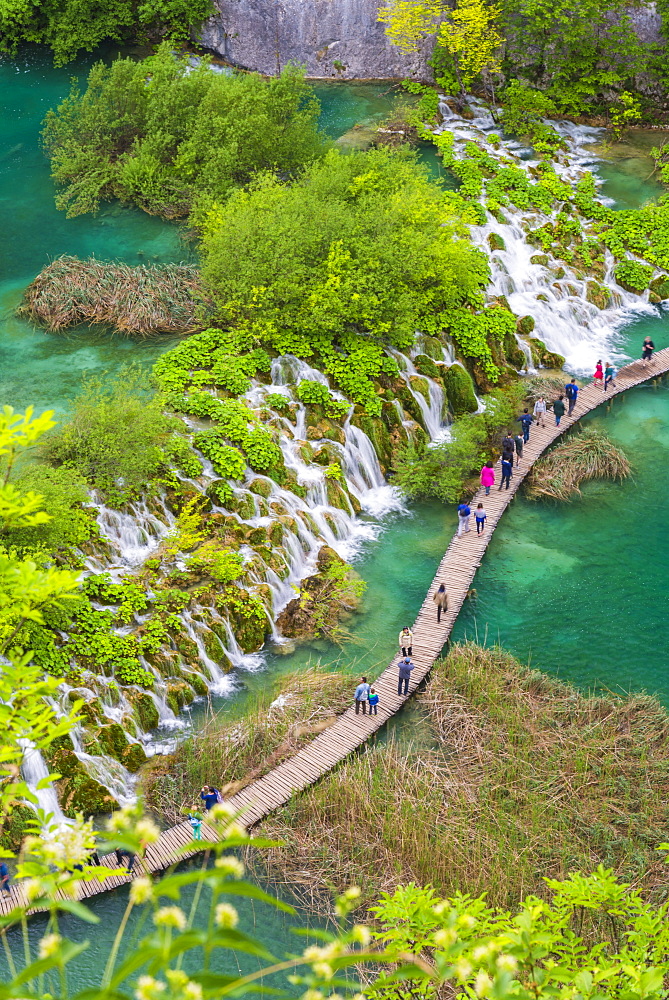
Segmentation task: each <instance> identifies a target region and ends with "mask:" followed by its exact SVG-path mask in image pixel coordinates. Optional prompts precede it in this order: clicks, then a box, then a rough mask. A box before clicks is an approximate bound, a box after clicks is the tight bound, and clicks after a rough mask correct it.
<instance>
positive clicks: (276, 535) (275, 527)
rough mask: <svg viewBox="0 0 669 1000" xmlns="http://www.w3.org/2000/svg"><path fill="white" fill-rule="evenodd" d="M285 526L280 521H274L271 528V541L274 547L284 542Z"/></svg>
mask: <svg viewBox="0 0 669 1000" xmlns="http://www.w3.org/2000/svg"><path fill="white" fill-rule="evenodd" d="M283 532H284V528H283V525H282V524H281V523H280V522H279V521H274V523H273V524H272V525H270V528H269V540H270V542H271V543H272V545H281V543H282V541H283Z"/></svg>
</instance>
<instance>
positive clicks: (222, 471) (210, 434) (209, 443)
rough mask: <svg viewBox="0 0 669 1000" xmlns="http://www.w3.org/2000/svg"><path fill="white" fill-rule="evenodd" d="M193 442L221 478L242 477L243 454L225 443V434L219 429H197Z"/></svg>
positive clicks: (244, 464)
mask: <svg viewBox="0 0 669 1000" xmlns="http://www.w3.org/2000/svg"><path fill="white" fill-rule="evenodd" d="M193 443H194V444H195V447H196V448H199V449H200V451H201V452H202V454H203V455H204V456H205V457H206V458H208V459H209V460H210V461H211V463H212V464H213V466H214V469H215V470H216V473H217V475H219V476H221V477H222V478H223V479H243V478H244V470H245V469H246V462H245V461H244V456H243V455H242V453H241V452H240V451H238V449H237V448H233V447H232V446H231V445H229V444H226V442H225V435H224V434H223V433H222V432H221V431H219V430H215V431H198V432H197V434H196V435H195V436H194V438H193Z"/></svg>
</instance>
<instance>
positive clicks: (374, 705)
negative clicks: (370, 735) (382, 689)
mask: <svg viewBox="0 0 669 1000" xmlns="http://www.w3.org/2000/svg"><path fill="white" fill-rule="evenodd" d="M369 714H370V715H378V714H379V695H378V692H377V691H375V690H374V688H370V689H369Z"/></svg>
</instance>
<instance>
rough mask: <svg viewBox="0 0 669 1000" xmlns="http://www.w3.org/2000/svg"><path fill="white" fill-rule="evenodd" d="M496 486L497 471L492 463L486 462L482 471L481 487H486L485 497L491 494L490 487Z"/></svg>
mask: <svg viewBox="0 0 669 1000" xmlns="http://www.w3.org/2000/svg"><path fill="white" fill-rule="evenodd" d="M494 485H495V470H494V468H493V465H492V462H486V464H485V465H484V466H483V468H482V469H481V486H483V487H485V495H486V496H488V495H489V493H490V487H491V486H494Z"/></svg>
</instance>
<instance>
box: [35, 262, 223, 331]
mask: <svg viewBox="0 0 669 1000" xmlns="http://www.w3.org/2000/svg"><path fill="white" fill-rule="evenodd" d="M203 305H204V303H203V297H202V292H201V287H200V280H199V276H198V271H197V268H195V267H187V266H184V265H182V264H139V265H137V266H136V267H130V266H129V265H128V264H120V263H116V264H110V263H101V262H100V261H98V260H96V259H95V258H93V257H92V258H90V259H89V260H80V259H79V258H78V257H69V256H67V255H66V254H64V255H63V256H61V257H57V258H56V260H54V261H52V263H51V264H47V266H46V267H45V268H43V270H41V271H40V273H39V274H38V275H37V277H36V278H35V279H34V281H32V282H31V283H30V284H29V285H28V287H27V288H26V290H25V292H24V301H23V304H22V305H21V307H20V310H19V311H20V313H21V314H22V315H24V316H29V317H30V319H32V320H33V321H34V322H35V323H40V324H42V325H43V326H46V328H47V329H48V330H52V331H56V332H58V331H59V330H64V329H66V328H67V327H70V326H80V325H82V324H96V323H99V324H102V325H104V326H109V327H111V328H112V329H113V330H117V331H118V332H119V333H127V334H133V335H134V336H143V337H147V336H151V335H153V334H159V333H188V332H192V331H194V330H195V329H197V327H198V326H199V325H200V322H199V319H198V316H199V312H201V309H202V307H203Z"/></svg>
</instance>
